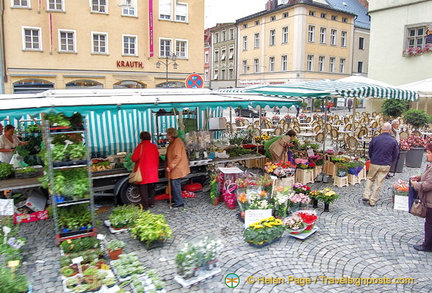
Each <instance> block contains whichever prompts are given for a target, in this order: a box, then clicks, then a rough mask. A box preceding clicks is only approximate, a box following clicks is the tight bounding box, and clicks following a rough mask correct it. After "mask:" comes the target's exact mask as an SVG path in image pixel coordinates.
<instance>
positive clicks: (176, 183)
mask: <svg viewBox="0 0 432 293" xmlns="http://www.w3.org/2000/svg"><path fill="white" fill-rule="evenodd" d="M171 193H172V194H171V195H172V197H173V204H175V205H180V204H184V201H183V197H182V195H181V178H178V179H171Z"/></svg>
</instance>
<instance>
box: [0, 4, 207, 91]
mask: <svg viewBox="0 0 432 293" xmlns="http://www.w3.org/2000/svg"><path fill="white" fill-rule="evenodd" d="M2 3H3V4H4V7H2V10H3V11H4V14H3V21H2V23H3V27H2V28H1V34H2V35H1V41H2V43H3V44H2V47H1V48H2V54H3V58H2V75H3V80H4V84H3V93H19V92H34V91H40V90H43V89H49V88H55V89H65V88H83V87H86V88H88V87H94V88H125V87H138V88H154V87H158V86H163V87H164V86H166V81H168V85H169V86H170V87H177V86H184V81H185V78H186V77H187V76H188V75H189V74H191V73H197V74H203V72H202V71H203V66H202V64H203V62H204V58H203V54H202V52H203V49H204V46H203V41H202V39H203V38H202V34H203V31H204V1H202V0H188V1H184V2H182V1H179V0H8V1H2ZM119 4H127V5H121V6H120V5H119ZM0 5H1V4H0ZM173 54H175V56H176V58H172V57H173ZM173 59H175V60H173ZM158 61H159V64H158V65H159V66H156V64H157V62H158ZM158 67H159V68H158Z"/></svg>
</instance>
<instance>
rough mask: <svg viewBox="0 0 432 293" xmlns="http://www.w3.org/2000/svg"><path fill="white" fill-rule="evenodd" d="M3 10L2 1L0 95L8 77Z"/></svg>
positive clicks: (2, 4)
mask: <svg viewBox="0 0 432 293" xmlns="http://www.w3.org/2000/svg"><path fill="white" fill-rule="evenodd" d="M4 8H5V4H4V0H2V2H1V26H2V30H1V40H0V42H1V46H2V51H3V54H2V65H1V66H2V75H3V76H2V77H3V80H2V81H1V82H2V85H1V87H0V89H2V94H3V93H4V91H5V88H4V83H5V82H7V81H8V77H7V74H6V68H7V67H6V48H5V29H4Z"/></svg>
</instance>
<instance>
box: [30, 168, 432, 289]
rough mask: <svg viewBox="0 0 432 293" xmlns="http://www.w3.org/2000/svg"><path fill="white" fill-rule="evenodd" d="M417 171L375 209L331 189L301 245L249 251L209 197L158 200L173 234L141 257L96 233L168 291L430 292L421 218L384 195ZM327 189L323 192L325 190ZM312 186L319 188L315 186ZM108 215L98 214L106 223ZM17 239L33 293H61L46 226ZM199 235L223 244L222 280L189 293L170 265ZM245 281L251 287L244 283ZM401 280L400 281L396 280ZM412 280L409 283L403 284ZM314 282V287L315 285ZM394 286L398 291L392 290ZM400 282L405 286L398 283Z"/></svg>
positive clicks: (358, 188) (431, 264)
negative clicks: (181, 204)
mask: <svg viewBox="0 0 432 293" xmlns="http://www.w3.org/2000/svg"><path fill="white" fill-rule="evenodd" d="M424 167H425V163H424V164H423V166H422V168H421V169H413V168H404V170H403V173H400V174H396V176H395V177H394V178H391V179H389V180H386V181H385V185H384V186H383V188H382V189H381V195H380V200H379V201H378V204H377V206H376V207H369V206H365V205H363V203H362V201H361V198H362V192H363V189H364V181H363V182H362V183H361V184H360V185H359V184H356V185H355V186H350V187H342V188H337V187H335V190H336V191H337V192H338V193H339V194H340V198H339V199H338V200H336V202H334V203H333V204H332V205H331V206H330V212H328V213H324V212H323V206H322V205H320V206H319V208H318V213H319V220H318V222H317V226H318V227H319V230H318V231H317V232H316V233H315V234H313V235H311V236H310V237H309V238H307V239H305V240H298V239H295V238H291V237H289V236H287V235H285V236H284V237H283V239H282V240H281V241H279V242H277V243H274V244H272V245H270V246H267V247H264V248H254V247H251V246H249V245H248V244H246V243H245V242H244V241H243V240H242V231H243V228H242V223H241V222H240V221H239V220H238V218H237V213H238V210H229V209H227V207H226V206H225V205H224V204H219V205H218V206H212V205H211V204H210V200H209V197H208V193H206V192H201V193H198V195H197V198H192V199H186V210H179V209H172V210H170V209H168V206H167V203H166V202H165V201H159V202H157V203H156V206H155V208H154V209H153V212H155V213H162V214H164V215H165V216H166V217H167V219H168V222H169V224H170V226H171V227H172V229H173V237H172V238H171V239H170V240H168V241H167V242H166V244H165V245H164V246H163V247H161V248H155V249H153V250H149V251H147V250H146V249H144V247H143V245H142V244H141V243H140V242H139V241H137V240H134V239H132V238H131V237H130V235H129V234H128V233H122V234H116V235H113V234H110V233H109V231H108V229H107V228H106V227H104V226H102V225H99V226H98V232H100V233H103V234H106V235H107V237H108V238H109V239H113V238H118V239H121V240H124V241H125V242H126V243H127V246H126V247H125V252H126V253H128V252H132V251H134V252H136V253H137V254H138V255H139V256H140V257H141V261H142V262H143V264H144V265H145V266H146V267H148V268H155V269H156V270H157V271H158V272H159V275H160V276H161V277H162V278H163V279H164V281H165V282H166V289H167V291H168V292H231V291H233V292H431V291H432V282H431V279H430V272H431V271H432V253H425V252H418V251H416V250H414V249H413V248H412V246H413V245H414V244H420V243H421V242H422V240H423V219H420V218H417V217H414V216H412V215H410V214H408V213H407V212H404V211H398V210H394V209H393V206H392V197H391V193H390V190H389V188H390V187H391V186H392V184H393V183H394V182H395V181H396V180H397V179H407V178H408V177H409V176H412V175H415V174H418V173H419V172H421V171H422V170H423V169H424ZM326 185H330V184H329V183H327V184H326ZM314 187H321V186H320V185H319V184H315V185H314ZM108 215H109V211H108V212H104V213H101V214H98V219H99V220H104V219H107V217H108ZM21 234H22V235H23V236H25V237H26V238H27V239H28V241H27V244H26V246H25V251H24V256H25V259H24V260H25V263H24V266H23V269H24V270H25V271H26V272H27V275H28V276H29V279H30V281H31V283H32V286H33V292H36V293H39V292H62V289H61V288H62V287H61V279H60V276H59V268H60V267H59V256H60V252H59V248H58V247H56V246H54V232H53V222H52V221H51V220H45V221H39V222H34V223H26V224H22V225H21ZM206 235H211V236H215V237H219V238H220V239H222V240H223V242H224V244H225V250H224V252H223V254H222V256H221V258H220V262H221V269H222V273H221V274H219V275H217V276H215V277H214V278H212V279H208V280H206V281H205V282H202V283H199V284H196V285H194V286H192V287H189V288H182V287H181V286H180V285H179V284H177V283H176V282H175V281H174V279H173V278H174V276H175V274H176V270H175V263H174V258H175V255H176V251H177V250H178V248H179V246H180V245H182V244H183V243H185V242H187V241H194V240H196V239H200V238H202V237H204V236H206ZM229 273H235V274H237V275H238V276H240V284H239V286H238V287H237V288H235V289H229V288H227V287H226V286H225V284H224V277H225V276H226V275H227V274H229ZM249 276H251V277H253V278H254V280H255V282H253V283H247V282H246V279H247V278H248V277H249ZM288 276H293V277H295V278H299V280H300V279H301V278H311V279H312V283H311V284H306V285H303V286H302V285H301V284H299V283H297V284H295V283H294V282H291V283H290V284H287V282H286V281H285V283H283V284H266V283H262V282H259V281H258V280H259V278H262V277H266V278H271V277H274V278H285V280H286V278H287V277H288ZM321 276H326V277H327V278H342V277H351V278H384V277H385V278H389V280H390V281H391V282H392V283H391V284H370V285H366V284H360V285H354V284H342V283H340V284H332V283H331V281H332V279H326V281H323V280H324V277H321ZM399 278H401V279H399ZM402 278H412V279H406V280H405V279H402ZM315 281H316V282H315ZM397 282H399V283H402V284H397ZM404 282H405V283H404Z"/></svg>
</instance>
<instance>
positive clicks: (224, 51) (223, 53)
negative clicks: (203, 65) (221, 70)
mask: <svg viewBox="0 0 432 293" xmlns="http://www.w3.org/2000/svg"><path fill="white" fill-rule="evenodd" d="M225 58H226V49H222V50H221V60H222V61H223V60H225Z"/></svg>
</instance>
